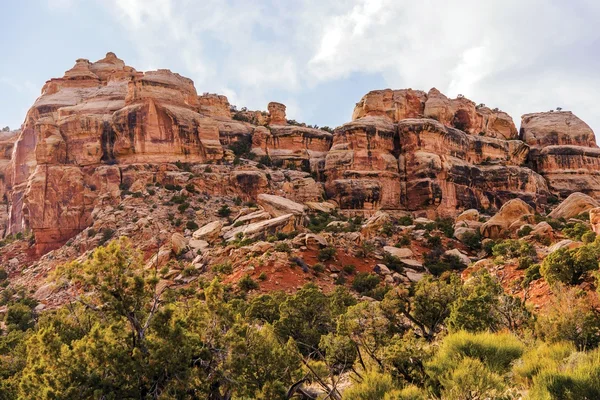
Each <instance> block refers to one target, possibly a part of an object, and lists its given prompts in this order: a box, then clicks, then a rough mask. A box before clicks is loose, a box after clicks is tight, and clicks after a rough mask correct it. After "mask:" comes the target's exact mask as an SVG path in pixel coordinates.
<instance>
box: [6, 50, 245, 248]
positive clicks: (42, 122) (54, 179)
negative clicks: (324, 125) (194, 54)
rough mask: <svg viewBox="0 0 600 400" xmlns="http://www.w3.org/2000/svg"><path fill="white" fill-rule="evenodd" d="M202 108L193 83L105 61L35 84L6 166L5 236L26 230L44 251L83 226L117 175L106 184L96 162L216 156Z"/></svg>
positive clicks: (216, 143)
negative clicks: (39, 89) (35, 95)
mask: <svg viewBox="0 0 600 400" xmlns="http://www.w3.org/2000/svg"><path fill="white" fill-rule="evenodd" d="M220 101H221V103H223V102H226V99H225V101H223V99H220ZM201 105H204V106H205V109H204V111H205V112H206V102H201V101H200V100H199V97H198V95H197V94H196V89H195V88H194V85H193V82H192V81H191V80H189V79H187V78H184V77H182V76H180V75H178V74H174V73H172V72H170V71H168V70H158V71H150V72H147V73H141V72H137V71H135V70H134V69H133V68H131V67H127V66H126V65H125V63H124V62H123V61H122V60H119V59H118V58H117V57H116V56H115V55H114V54H113V53H108V54H107V55H106V57H105V58H104V59H102V60H99V61H97V62H95V63H90V62H89V61H88V60H83V59H80V60H77V62H76V64H75V66H74V67H73V68H72V69H70V70H69V71H67V72H66V73H65V76H64V77H63V78H58V79H51V80H50V81H48V82H47V83H46V84H45V85H44V88H43V89H42V95H41V96H40V97H39V98H38V99H37V100H36V102H35V104H34V105H33V107H32V108H31V109H30V110H29V112H28V113H27V117H26V119H25V123H24V125H23V130H22V132H21V133H20V135H19V137H18V140H17V141H16V143H15V149H14V151H13V157H12V159H11V161H10V165H9V166H7V167H5V169H6V170H7V173H8V175H10V177H9V179H10V182H11V184H12V190H11V191H10V193H9V197H10V199H9V201H10V205H11V206H10V215H9V223H8V231H9V233H14V232H19V231H23V230H25V229H29V228H31V229H32V230H33V232H34V235H35V238H36V243H37V244H38V248H39V249H40V251H45V250H46V249H48V248H52V247H56V246H57V245H60V244H61V243H62V242H64V241H65V240H66V239H68V238H69V237H71V236H72V235H73V234H74V233H76V232H78V231H80V230H81V229H83V228H85V227H86V226H88V225H89V223H90V215H91V211H92V209H93V207H94V205H95V204H96V203H97V202H98V201H99V199H103V198H105V197H106V196H108V197H111V196H115V195H117V196H118V192H116V193H115V191H114V188H115V186H116V187H117V188H118V185H119V183H121V173H120V172H119V169H118V168H117V169H116V170H114V171H113V173H111V174H110V175H109V178H107V175H106V168H107V167H106V166H104V165H103V164H120V165H123V164H131V163H148V162H161V163H164V162H175V161H192V162H203V161H207V160H218V159H220V158H222V156H223V149H222V146H221V144H220V140H219V139H220V122H219V121H217V120H215V119H213V118H210V116H208V115H206V116H205V115H202V114H200V113H199V111H200V110H201ZM221 114H222V112H221ZM248 130H249V129H248ZM106 179H108V182H109V183H107V184H99V183H100V181H103V180H104V181H106Z"/></svg>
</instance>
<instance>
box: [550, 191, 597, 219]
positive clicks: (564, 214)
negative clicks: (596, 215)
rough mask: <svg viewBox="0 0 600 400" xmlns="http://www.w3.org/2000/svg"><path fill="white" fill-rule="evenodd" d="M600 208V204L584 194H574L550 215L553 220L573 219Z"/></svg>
mask: <svg viewBox="0 0 600 400" xmlns="http://www.w3.org/2000/svg"><path fill="white" fill-rule="evenodd" d="M596 207H600V203H598V202H597V201H596V200H594V199H593V198H591V197H590V196H588V195H586V194H583V193H572V194H571V195H569V197H567V198H566V199H565V200H564V201H563V202H562V203H560V204H559V205H558V207H556V208H555V209H554V210H552V212H551V213H550V214H548V216H549V217H552V218H565V219H568V218H572V217H576V216H577V215H579V214H582V213H584V212H586V211H588V210H590V209H592V208H596Z"/></svg>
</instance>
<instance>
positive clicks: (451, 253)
mask: <svg viewBox="0 0 600 400" xmlns="http://www.w3.org/2000/svg"><path fill="white" fill-rule="evenodd" d="M444 254H445V255H447V256H454V257H457V258H458V259H459V260H460V262H461V263H462V264H464V265H465V266H468V265H469V264H471V259H470V258H469V257H467V256H466V255H465V254H463V253H461V252H460V251H459V250H458V249H452V250H446V251H445V252H444Z"/></svg>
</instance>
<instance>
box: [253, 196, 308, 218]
mask: <svg viewBox="0 0 600 400" xmlns="http://www.w3.org/2000/svg"><path fill="white" fill-rule="evenodd" d="M256 200H257V202H258V204H259V205H260V206H261V207H262V208H264V209H265V211H267V212H268V213H269V214H270V215H271V216H272V217H281V216H282V215H288V214H293V215H295V216H300V215H302V214H304V212H305V207H304V205H302V204H299V203H296V202H295V201H292V200H288V199H286V198H285V197H281V196H275V195H272V194H266V193H262V194H259V195H258V197H257V199H256Z"/></svg>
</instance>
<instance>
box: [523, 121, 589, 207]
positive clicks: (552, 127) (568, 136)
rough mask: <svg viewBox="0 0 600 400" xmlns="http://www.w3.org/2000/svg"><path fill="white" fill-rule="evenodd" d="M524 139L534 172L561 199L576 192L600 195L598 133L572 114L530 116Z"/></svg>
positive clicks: (524, 131)
mask: <svg viewBox="0 0 600 400" xmlns="http://www.w3.org/2000/svg"><path fill="white" fill-rule="evenodd" d="M521 137H522V139H523V140H524V141H525V142H526V143H527V144H528V145H529V146H530V147H531V153H530V156H529V158H530V160H531V164H532V166H533V168H534V169H535V170H536V171H538V172H539V173H540V174H541V175H542V176H544V178H546V180H547V182H548V186H549V188H550V190H551V191H552V192H554V193H556V194H558V195H559V196H561V197H566V196H568V195H569V194H570V193H572V192H574V191H578V192H582V193H586V194H589V195H592V196H598V195H600V149H599V148H598V146H597V145H596V140H595V136H594V132H593V131H592V130H591V129H590V127H589V126H588V125H587V124H586V123H585V122H583V121H582V120H580V119H579V118H577V117H576V116H575V115H574V114H573V113H571V112H569V111H561V112H544V113H535V114H526V115H524V116H523V118H522V122H521Z"/></svg>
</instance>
